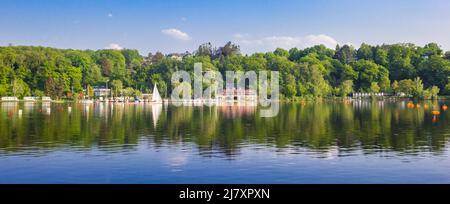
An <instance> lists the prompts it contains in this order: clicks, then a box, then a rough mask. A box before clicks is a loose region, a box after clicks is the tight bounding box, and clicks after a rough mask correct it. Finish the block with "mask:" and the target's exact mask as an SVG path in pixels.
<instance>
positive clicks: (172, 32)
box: [161, 28, 191, 41]
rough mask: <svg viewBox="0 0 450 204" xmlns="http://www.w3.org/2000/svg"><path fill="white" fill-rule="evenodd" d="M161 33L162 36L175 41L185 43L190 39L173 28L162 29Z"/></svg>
mask: <svg viewBox="0 0 450 204" xmlns="http://www.w3.org/2000/svg"><path fill="white" fill-rule="evenodd" d="M161 32H162V33H163V34H165V35H167V36H170V37H172V38H175V39H177V40H183V41H187V40H190V39H191V37H190V36H189V35H188V34H187V33H185V32H182V31H181V30H178V29H175V28H170V29H164V30H161Z"/></svg>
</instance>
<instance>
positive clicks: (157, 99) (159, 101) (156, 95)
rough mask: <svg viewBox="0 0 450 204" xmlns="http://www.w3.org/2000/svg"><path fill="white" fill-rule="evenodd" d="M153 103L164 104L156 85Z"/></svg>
mask: <svg viewBox="0 0 450 204" xmlns="http://www.w3.org/2000/svg"><path fill="white" fill-rule="evenodd" d="M152 102H156V103H161V102H162V99H161V95H159V91H158V88H157V87H156V84H155V86H154V87H153V94H152Z"/></svg>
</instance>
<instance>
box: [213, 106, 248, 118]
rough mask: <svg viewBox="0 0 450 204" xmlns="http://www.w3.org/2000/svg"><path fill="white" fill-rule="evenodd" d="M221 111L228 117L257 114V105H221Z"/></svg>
mask: <svg viewBox="0 0 450 204" xmlns="http://www.w3.org/2000/svg"><path fill="white" fill-rule="evenodd" d="M219 110H220V112H222V113H223V114H224V115H225V117H227V118H236V117H242V116H252V115H254V114H255V111H256V106H249V105H228V106H226V105H225V106H220V107H219Z"/></svg>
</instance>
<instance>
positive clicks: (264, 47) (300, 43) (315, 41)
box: [233, 33, 338, 52]
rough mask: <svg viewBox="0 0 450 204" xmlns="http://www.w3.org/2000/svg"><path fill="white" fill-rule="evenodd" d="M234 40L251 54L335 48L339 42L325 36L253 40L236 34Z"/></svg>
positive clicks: (276, 37) (277, 37)
mask: <svg viewBox="0 0 450 204" xmlns="http://www.w3.org/2000/svg"><path fill="white" fill-rule="evenodd" d="M233 37H234V39H235V40H236V41H237V43H238V44H240V45H241V48H242V50H243V51H244V52H245V51H247V52H248V51H251V52H258V51H259V52H261V51H273V50H274V49H276V48H283V49H290V48H293V47H298V48H302V49H303V48H307V47H312V46H314V45H320V44H323V45H325V46H326V47H329V48H333V49H334V48H335V47H336V45H337V44H338V42H337V41H336V40H335V39H334V38H332V37H330V36H328V35H324V34H320V35H307V36H269V37H261V38H252V37H249V35H246V34H239V33H238V34H235V35H234V36H233Z"/></svg>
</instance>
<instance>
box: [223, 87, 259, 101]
mask: <svg viewBox="0 0 450 204" xmlns="http://www.w3.org/2000/svg"><path fill="white" fill-rule="evenodd" d="M217 99H218V100H219V101H256V100H257V99H258V95H257V94H256V91H255V90H253V89H236V88H226V89H224V90H223V92H222V93H221V94H219V95H217Z"/></svg>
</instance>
